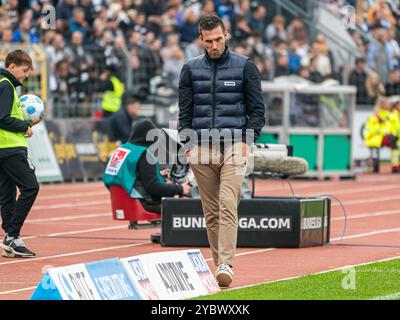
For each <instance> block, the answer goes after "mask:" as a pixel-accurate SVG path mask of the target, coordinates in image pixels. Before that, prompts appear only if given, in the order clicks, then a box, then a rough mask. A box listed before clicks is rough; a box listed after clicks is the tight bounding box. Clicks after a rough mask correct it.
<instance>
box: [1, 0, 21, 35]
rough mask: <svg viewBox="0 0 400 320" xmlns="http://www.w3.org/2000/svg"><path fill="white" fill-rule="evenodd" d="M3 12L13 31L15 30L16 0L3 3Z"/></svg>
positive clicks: (16, 21)
mask: <svg viewBox="0 0 400 320" xmlns="http://www.w3.org/2000/svg"><path fill="white" fill-rule="evenodd" d="M4 11H5V13H6V16H7V18H8V19H9V21H10V23H11V25H10V27H12V29H13V30H15V29H16V28H17V25H18V19H19V14H18V0H5V1H4Z"/></svg>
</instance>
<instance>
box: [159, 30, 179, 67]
mask: <svg viewBox="0 0 400 320" xmlns="http://www.w3.org/2000/svg"><path fill="white" fill-rule="evenodd" d="M176 48H179V35H178V34H176V33H171V34H169V35H168V36H167V40H166V43H165V45H164V47H163V48H162V49H161V51H160V54H161V57H162V59H163V61H164V62H165V61H167V60H168V59H169V58H170V57H171V56H172V52H173V51H174V50H175V49H176Z"/></svg>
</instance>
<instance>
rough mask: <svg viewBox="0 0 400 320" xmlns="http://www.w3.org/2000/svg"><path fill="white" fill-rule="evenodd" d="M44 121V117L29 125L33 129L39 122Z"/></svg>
mask: <svg viewBox="0 0 400 320" xmlns="http://www.w3.org/2000/svg"><path fill="white" fill-rule="evenodd" d="M43 119H44V117H43V118H42V119H38V120H35V121H33V122H31V123H30V124H29V125H30V126H31V127H33V126H35V125H37V124H38V123H39V122H41V121H42V120H43Z"/></svg>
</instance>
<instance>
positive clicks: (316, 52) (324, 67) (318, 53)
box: [301, 42, 332, 77]
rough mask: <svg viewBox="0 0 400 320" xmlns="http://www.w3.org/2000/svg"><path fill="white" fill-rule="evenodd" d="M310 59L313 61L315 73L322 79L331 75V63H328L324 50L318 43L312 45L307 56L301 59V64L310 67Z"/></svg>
mask: <svg viewBox="0 0 400 320" xmlns="http://www.w3.org/2000/svg"><path fill="white" fill-rule="evenodd" d="M311 59H313V61H314V63H315V68H316V71H318V72H319V73H320V74H321V76H322V77H325V76H327V75H330V74H331V73H332V67H331V62H330V61H329V58H328V55H327V52H326V49H325V47H324V46H323V45H321V44H319V43H318V42H314V43H313V44H312V47H311V50H310V52H309V54H308V55H307V56H306V57H305V58H303V59H302V61H301V64H302V65H303V66H311Z"/></svg>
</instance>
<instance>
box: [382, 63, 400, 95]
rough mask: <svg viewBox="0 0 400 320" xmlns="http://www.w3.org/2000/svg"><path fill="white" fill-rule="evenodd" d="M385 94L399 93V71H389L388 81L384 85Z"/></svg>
mask: <svg viewBox="0 0 400 320" xmlns="http://www.w3.org/2000/svg"><path fill="white" fill-rule="evenodd" d="M385 94H386V96H388V97H389V96H397V95H400V71H399V69H393V70H392V71H390V76H389V82H388V83H387V84H386V86H385Z"/></svg>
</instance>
